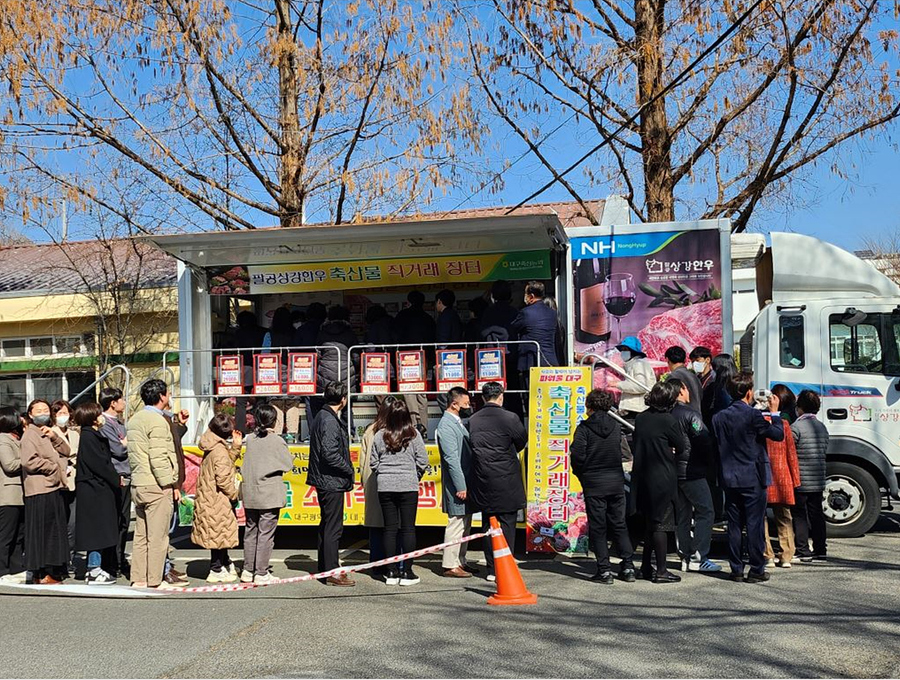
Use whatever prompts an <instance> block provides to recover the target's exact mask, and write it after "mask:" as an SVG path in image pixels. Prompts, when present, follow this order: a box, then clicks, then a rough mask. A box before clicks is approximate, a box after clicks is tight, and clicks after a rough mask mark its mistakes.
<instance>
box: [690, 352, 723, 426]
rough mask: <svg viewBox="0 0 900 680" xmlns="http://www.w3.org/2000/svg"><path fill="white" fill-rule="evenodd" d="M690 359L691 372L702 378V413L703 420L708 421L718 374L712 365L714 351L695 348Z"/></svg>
mask: <svg viewBox="0 0 900 680" xmlns="http://www.w3.org/2000/svg"><path fill="white" fill-rule="evenodd" d="M688 359H689V360H690V362H691V370H692V371H693V372H694V374H695V375H696V376H697V377H698V378H700V411H701V413H702V414H703V419H704V420H708V419H709V418H711V417H712V416H711V415H709V414H710V412H711V410H712V404H713V398H714V397H715V385H716V372H715V370H713V365H712V351H711V350H710V349H709V347H702V346H701V347H694V349H692V350H691V353H690V355H689V356H688Z"/></svg>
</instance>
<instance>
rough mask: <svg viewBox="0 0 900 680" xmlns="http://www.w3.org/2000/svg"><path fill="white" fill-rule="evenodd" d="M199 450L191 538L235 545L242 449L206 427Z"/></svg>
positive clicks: (210, 543)
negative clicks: (238, 464) (237, 477)
mask: <svg viewBox="0 0 900 680" xmlns="http://www.w3.org/2000/svg"><path fill="white" fill-rule="evenodd" d="M130 443H131V442H129V444H130ZM200 450H201V451H203V462H202V463H201V464H200V475H199V476H198V477H197V494H196V497H195V499H194V528H193V530H192V531H191V540H192V541H193V542H194V543H196V544H197V545H199V546H200V547H201V548H207V549H210V550H211V549H213V548H216V549H223V548H234V547H235V546H237V544H238V523H237V517H236V516H235V514H234V508H233V506H232V503H234V502H235V501H236V500H237V497H238V490H237V486H236V485H235V483H234V481H235V466H234V461H235V460H237V457H238V454H239V453H240V449H238V448H236V447H233V446H229V445H228V442H226V441H225V440H224V439H222V438H221V437H220V436H218V435H217V434H214V433H213V432H212V431H211V430H207V431H206V432H204V433H203V436H202V437H200Z"/></svg>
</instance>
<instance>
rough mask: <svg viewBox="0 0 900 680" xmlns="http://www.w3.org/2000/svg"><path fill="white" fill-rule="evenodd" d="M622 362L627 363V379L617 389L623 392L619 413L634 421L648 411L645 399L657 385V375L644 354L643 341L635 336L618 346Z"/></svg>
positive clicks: (621, 381)
mask: <svg viewBox="0 0 900 680" xmlns="http://www.w3.org/2000/svg"><path fill="white" fill-rule="evenodd" d="M616 349H617V350H619V355H620V356H621V357H622V361H624V362H625V367H624V370H625V373H626V374H627V375H628V377H627V378H623V379H622V380H620V381H619V384H618V385H616V387H618V388H619V390H621V392H622V396H621V397H620V398H619V413H620V414H621V415H622V416H623V417H625V418H628V419H633V418H634V416H636V415H637V414H638V413H643V412H644V411H646V410H647V403H646V401H644V397H645V396H647V394H648V393H649V392H650V389H651V388H652V387H653V386H654V385H655V384H656V374H655V373H654V372H653V365H652V364H651V363H650V360H649V359H648V358H647V355H646V354H644V352H643V351H642V350H643V346H642V345H641V341H640V340H639V339H638V338H636V337H635V336H633V335H629V336H628V337H627V338H625V339H624V340H622V342H621V344H619V345H617V346H616Z"/></svg>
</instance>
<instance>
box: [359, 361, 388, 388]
mask: <svg viewBox="0 0 900 680" xmlns="http://www.w3.org/2000/svg"><path fill="white" fill-rule="evenodd" d="M359 385H360V389H361V390H362V393H363V394H387V393H388V392H390V391H391V358H390V355H389V354H388V353H387V352H364V353H363V355H362V378H361V380H360V381H359Z"/></svg>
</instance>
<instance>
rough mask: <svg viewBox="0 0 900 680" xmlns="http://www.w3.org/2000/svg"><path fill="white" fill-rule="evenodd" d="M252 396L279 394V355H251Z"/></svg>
mask: <svg viewBox="0 0 900 680" xmlns="http://www.w3.org/2000/svg"><path fill="white" fill-rule="evenodd" d="M253 394H281V355H279V354H254V355H253Z"/></svg>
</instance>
